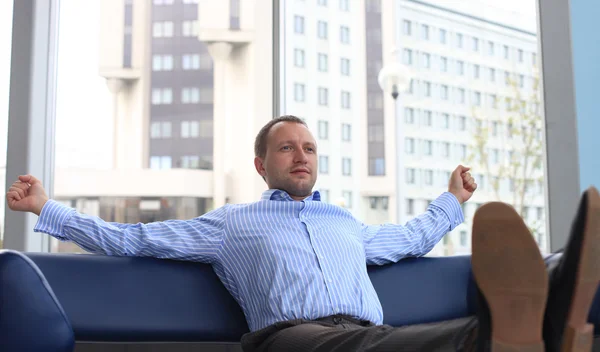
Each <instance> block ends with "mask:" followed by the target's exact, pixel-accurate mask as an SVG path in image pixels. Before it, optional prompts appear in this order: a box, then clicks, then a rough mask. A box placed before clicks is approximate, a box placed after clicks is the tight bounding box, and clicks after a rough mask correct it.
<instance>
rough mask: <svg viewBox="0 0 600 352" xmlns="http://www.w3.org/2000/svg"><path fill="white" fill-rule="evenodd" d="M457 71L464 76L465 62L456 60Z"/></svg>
mask: <svg viewBox="0 0 600 352" xmlns="http://www.w3.org/2000/svg"><path fill="white" fill-rule="evenodd" d="M456 73H457V74H458V75H459V76H462V75H464V74H465V63H464V62H463V61H457V62H456Z"/></svg>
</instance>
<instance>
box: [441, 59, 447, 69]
mask: <svg viewBox="0 0 600 352" xmlns="http://www.w3.org/2000/svg"><path fill="white" fill-rule="evenodd" d="M440 71H442V72H448V59H447V58H445V57H441V58H440Z"/></svg>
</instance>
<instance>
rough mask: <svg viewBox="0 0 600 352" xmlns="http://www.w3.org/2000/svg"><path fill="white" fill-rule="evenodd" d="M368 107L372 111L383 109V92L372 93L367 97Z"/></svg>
mask: <svg viewBox="0 0 600 352" xmlns="http://www.w3.org/2000/svg"><path fill="white" fill-rule="evenodd" d="M367 106H368V108H369V109H371V110H381V109H383V95H382V94H381V92H370V93H368V95H367Z"/></svg>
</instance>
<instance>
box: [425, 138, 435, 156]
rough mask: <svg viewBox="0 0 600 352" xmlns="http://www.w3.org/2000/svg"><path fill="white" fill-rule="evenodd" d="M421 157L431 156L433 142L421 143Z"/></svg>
mask: <svg viewBox="0 0 600 352" xmlns="http://www.w3.org/2000/svg"><path fill="white" fill-rule="evenodd" d="M423 155H427V156H431V155H433V142H432V141H423Z"/></svg>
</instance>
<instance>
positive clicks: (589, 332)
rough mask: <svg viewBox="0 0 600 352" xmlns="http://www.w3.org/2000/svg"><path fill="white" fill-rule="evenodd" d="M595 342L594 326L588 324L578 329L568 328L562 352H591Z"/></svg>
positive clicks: (564, 336)
mask: <svg viewBox="0 0 600 352" xmlns="http://www.w3.org/2000/svg"><path fill="white" fill-rule="evenodd" d="M593 342H594V325H592V324H586V325H584V326H583V327H582V328H579V329H576V328H574V327H572V326H567V327H566V329H565V334H564V335H563V342H562V349H561V352H590V351H591V350H592V343H593Z"/></svg>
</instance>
